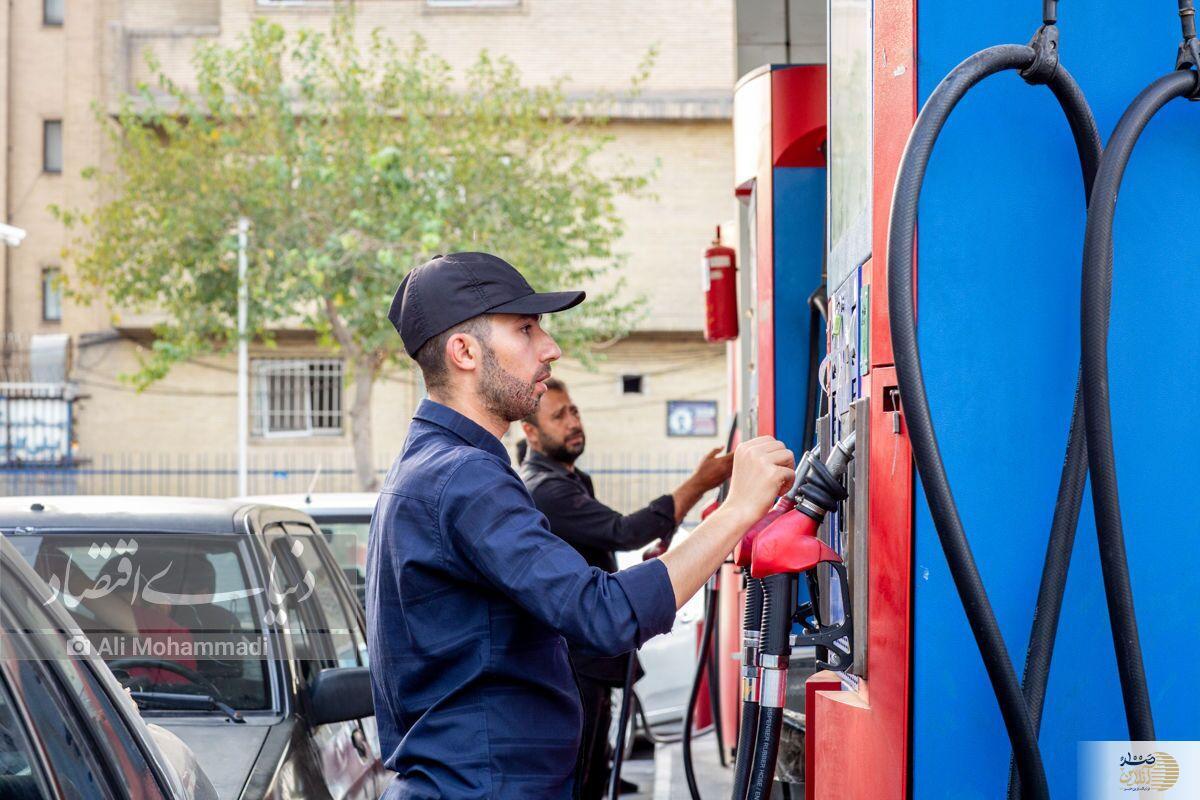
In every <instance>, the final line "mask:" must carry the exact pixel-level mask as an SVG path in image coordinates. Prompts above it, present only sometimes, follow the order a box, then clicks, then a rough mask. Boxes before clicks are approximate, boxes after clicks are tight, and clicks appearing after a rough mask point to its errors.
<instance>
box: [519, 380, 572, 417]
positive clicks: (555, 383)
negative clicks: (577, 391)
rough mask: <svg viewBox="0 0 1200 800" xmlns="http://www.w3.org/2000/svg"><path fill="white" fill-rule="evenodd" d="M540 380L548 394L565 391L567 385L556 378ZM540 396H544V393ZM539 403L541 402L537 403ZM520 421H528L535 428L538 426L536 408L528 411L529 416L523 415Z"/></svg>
mask: <svg viewBox="0 0 1200 800" xmlns="http://www.w3.org/2000/svg"><path fill="white" fill-rule="evenodd" d="M542 382H543V383H545V384H546V394H550V392H565V391H566V390H567V385H566V384H565V383H563V382H562V381H560V380H559V379H558V378H546V380H544V381H542ZM542 396H543V397H545V395H542ZM539 405H541V404H540V403H539ZM521 422H528V423H529V424H530V425H532V426H533V427H535V428H536V427H537V426H538V424H537V409H536V408H535V409H534V410H533V411H531V412H529V416H527V417H524V418H523V419H522V420H521Z"/></svg>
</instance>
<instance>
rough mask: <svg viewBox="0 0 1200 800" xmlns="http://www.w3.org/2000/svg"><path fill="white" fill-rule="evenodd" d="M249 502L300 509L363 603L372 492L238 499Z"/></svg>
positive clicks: (374, 495) (362, 603) (372, 511)
mask: <svg viewBox="0 0 1200 800" xmlns="http://www.w3.org/2000/svg"><path fill="white" fill-rule="evenodd" d="M241 499H243V500H245V501H246V502H250V503H266V504H267V505H273V506H284V507H285V508H294V509H297V510H299V511H303V512H304V513H305V514H308V515H309V516H310V517H312V518H313V521H314V522H316V523H317V525H318V526H319V527H320V528H321V532H322V533H324V534H325V541H327V542H328V543H329V549H330V550H331V551H333V557H334V559H335V560H336V561H337V563H338V566H339V567H341V569H342V573H343V574H344V575H345V576H346V580H347V581H349V582H350V586H351V587H352V588H353V589H354V593H355V596H357V597H358V603H359V605H360V606H361V605H365V603H366V593H367V577H366V576H367V535H368V534H369V532H370V530H371V515H372V514H373V513H375V501H376V500H378V499H379V495H378V494H376V493H374V492H329V493H327V494H314V493H312V492H309V493H308V494H270V495H256V496H254V497H244V498H241Z"/></svg>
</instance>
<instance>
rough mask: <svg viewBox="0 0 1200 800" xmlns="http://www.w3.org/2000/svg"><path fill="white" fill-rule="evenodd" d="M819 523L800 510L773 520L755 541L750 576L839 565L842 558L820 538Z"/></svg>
mask: <svg viewBox="0 0 1200 800" xmlns="http://www.w3.org/2000/svg"><path fill="white" fill-rule="evenodd" d="M820 524H821V521H820V520H819V519H814V518H813V517H811V516H809V515H808V514H805V513H802V512H800V511H793V512H791V513H790V514H784V515H783V516H781V517H779V518H778V519H776V520H775V521H773V522H772V523H771V524H770V525H768V526H767V527H766V529H765V530H763V531H762V533H761V534H759V535H758V536H756V537H755V539H754V545H753V553H752V555H751V559H750V574H751V575H752V576H753V577H755V578H766V577H767V576H769V575H779V574H782V573H785V572H788V573H795V574H799V573H801V572H808V571H809V570H810V569H813V568H814V567H816V566H817V564H820V563H822V562H825V561H833V562H839V563H840V562H841V560H842V557H841V556H839V555H838V554H837V553H835V552H834V551H833V550H832V549H831V548H830V547H829V545H827V544H825V543H824V542H822V541H821V540H820V539H818V538H817V528H818V527H819V526H820Z"/></svg>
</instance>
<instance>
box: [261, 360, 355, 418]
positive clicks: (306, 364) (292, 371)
mask: <svg viewBox="0 0 1200 800" xmlns="http://www.w3.org/2000/svg"><path fill="white" fill-rule="evenodd" d="M250 373H251V377H252V380H253V391H252V399H253V402H252V404H251V405H252V408H251V418H250V419H251V431H252V433H253V435H255V436H262V437H272V436H337V435H339V434H341V432H342V379H343V370H342V361H341V359H337V358H259V359H254V360H253V361H252V362H251V367H250Z"/></svg>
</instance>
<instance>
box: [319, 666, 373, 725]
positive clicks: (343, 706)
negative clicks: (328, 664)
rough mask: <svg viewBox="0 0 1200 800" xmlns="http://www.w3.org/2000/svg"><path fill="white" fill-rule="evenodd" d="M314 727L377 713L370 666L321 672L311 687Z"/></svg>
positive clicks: (371, 715) (338, 668) (339, 668)
mask: <svg viewBox="0 0 1200 800" xmlns="http://www.w3.org/2000/svg"><path fill="white" fill-rule="evenodd" d="M308 706H309V713H310V717H311V720H310V721H311V722H312V724H313V727H316V726H317V725H326V724H328V723H331V722H346V721H347V720H351V719H362V718H363V717H373V716H375V703H374V701H373V699H372V698H371V672H370V670H368V669H367V668H366V667H336V668H332V669H323V670H321V671H320V672H318V673H317V677H316V678H314V679H313V682H312V684H311V686H309V689H308Z"/></svg>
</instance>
